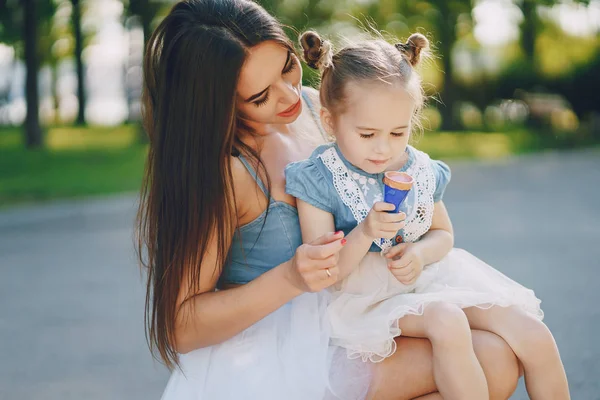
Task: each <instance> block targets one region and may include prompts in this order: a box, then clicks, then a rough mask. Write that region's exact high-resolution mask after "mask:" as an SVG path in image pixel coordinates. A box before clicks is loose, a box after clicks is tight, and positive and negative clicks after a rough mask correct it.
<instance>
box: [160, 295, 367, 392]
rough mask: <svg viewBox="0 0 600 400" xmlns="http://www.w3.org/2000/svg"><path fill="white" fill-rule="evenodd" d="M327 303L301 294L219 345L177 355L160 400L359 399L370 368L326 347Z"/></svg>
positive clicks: (326, 300)
mask: <svg viewBox="0 0 600 400" xmlns="http://www.w3.org/2000/svg"><path fill="white" fill-rule="evenodd" d="M328 301H329V294H328V293H326V292H323V293H318V294H316V293H306V294H303V295H301V296H299V297H298V298H296V299H294V300H292V301H291V302H290V303H288V304H286V305H285V306H283V307H281V308H280V309H278V310H277V311H275V312H273V313H272V314H270V315H268V316H267V317H265V318H264V319H262V320H261V321H259V322H258V323H256V324H254V325H253V326H251V327H250V328H248V329H246V330H245V331H243V332H241V333H240V334H238V335H236V336H235V337H233V338H231V339H229V340H227V341H225V342H224V343H222V344H219V345H215V346H212V347H208V348H204V349H200V350H196V351H193V352H190V353H187V354H183V355H181V356H180V365H181V369H176V370H175V371H174V372H173V373H172V375H171V378H170V380H169V382H168V384H167V387H166V389H165V391H164V394H163V396H162V399H163V400H234V399H235V400H240V399H248V400H254V399H256V400H283V399H286V400H315V399H343V400H352V399H364V398H365V396H366V393H367V391H368V386H369V382H370V380H371V372H370V364H369V363H364V362H362V361H361V360H351V359H348V357H347V355H346V352H345V350H343V349H340V348H337V347H334V346H330V336H329V323H328V321H327V304H328Z"/></svg>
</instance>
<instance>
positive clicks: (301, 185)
mask: <svg viewBox="0 0 600 400" xmlns="http://www.w3.org/2000/svg"><path fill="white" fill-rule="evenodd" d="M319 162H321V161H320V160H318V159H313V158H310V159H308V160H303V161H299V162H294V163H291V164H288V166H287V167H286V168H285V192H286V193H287V194H289V195H291V196H294V197H295V198H297V199H300V200H302V201H304V202H306V203H308V204H310V205H312V206H314V207H317V208H319V209H321V210H323V211H327V212H328V213H332V214H333V203H332V198H333V196H332V195H331V193H330V186H331V185H330V182H329V181H328V180H327V179H326V178H325V177H324V176H323V172H322V171H321V170H320V169H319V166H318V165H317V164H316V163H319Z"/></svg>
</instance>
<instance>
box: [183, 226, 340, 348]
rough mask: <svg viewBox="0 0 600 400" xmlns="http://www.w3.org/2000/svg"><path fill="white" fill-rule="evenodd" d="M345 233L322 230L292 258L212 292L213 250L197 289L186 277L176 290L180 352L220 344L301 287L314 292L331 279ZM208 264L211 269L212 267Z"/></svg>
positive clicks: (326, 285) (214, 260)
mask: <svg viewBox="0 0 600 400" xmlns="http://www.w3.org/2000/svg"><path fill="white" fill-rule="evenodd" d="M342 238H343V235H341V234H335V233H331V232H330V233H326V234H324V235H322V236H321V237H319V238H317V239H316V240H315V241H313V242H312V243H310V244H304V245H302V246H300V247H299V248H298V249H297V250H296V254H295V255H294V257H293V258H292V259H291V260H289V261H287V262H285V263H283V264H280V265H278V266H277V267H275V268H273V269H271V270H270V271H267V272H265V273H264V274H262V275H261V276H259V277H258V278H256V279H254V280H252V281H251V282H249V283H247V284H245V285H242V286H239V287H236V288H232V289H228V290H218V291H215V290H214V288H215V286H216V283H217V281H218V278H219V274H218V273H216V271H215V268H214V265H216V257H215V256H214V251H209V253H208V254H207V257H205V262H203V266H202V268H201V273H200V289H199V290H198V292H197V293H194V294H190V289H189V287H190V286H189V285H188V284H187V283H188V282H189V280H184V282H183V284H182V290H181V291H180V300H179V302H178V304H179V306H178V312H177V316H176V328H175V330H176V331H175V343H174V346H175V348H176V350H177V351H178V352H179V353H187V352H189V351H192V350H194V349H198V348H202V347H207V346H211V345H214V344H217V343H221V342H223V341H225V340H227V339H230V338H231V337H233V336H235V335H236V334H238V333H240V332H241V331H243V330H244V329H246V328H248V327H250V326H251V325H253V324H255V323H256V322H258V321H260V320H261V319H263V318H264V317H266V316H267V315H268V314H270V313H272V312H273V311H275V310H277V309H278V308H279V307H281V306H282V305H284V304H285V303H287V302H288V301H290V300H291V299H293V298H294V297H296V296H298V295H300V294H302V293H304V292H318V291H320V290H322V289H324V288H326V287H328V286H331V285H332V284H333V283H335V279H334V278H332V277H328V275H327V273H326V272H325V269H326V268H334V267H335V265H336V264H337V253H338V252H339V251H340V249H341V248H342V246H343V243H342ZM212 249H216V247H211V250H212ZM211 266H212V268H211Z"/></svg>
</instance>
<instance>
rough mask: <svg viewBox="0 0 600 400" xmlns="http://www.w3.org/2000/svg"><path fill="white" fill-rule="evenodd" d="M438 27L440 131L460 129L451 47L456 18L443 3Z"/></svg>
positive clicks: (454, 41) (454, 40)
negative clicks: (440, 67)
mask: <svg viewBox="0 0 600 400" xmlns="http://www.w3.org/2000/svg"><path fill="white" fill-rule="evenodd" d="M439 11H440V20H439V22H440V26H439V27H438V32H440V33H441V35H440V38H439V51H440V56H441V58H442V64H443V68H444V84H443V86H442V92H441V100H442V104H441V106H440V114H441V115H442V129H444V130H455V129H458V128H459V127H460V124H459V123H458V121H457V120H456V114H457V113H456V106H457V104H456V103H457V96H456V85H455V83H454V78H453V75H454V69H453V67H452V47H454V43H456V23H457V20H458V16H457V15H456V13H454V12H452V11H451V10H450V9H448V7H446V4H445V2H443V1H442V2H440V10H439Z"/></svg>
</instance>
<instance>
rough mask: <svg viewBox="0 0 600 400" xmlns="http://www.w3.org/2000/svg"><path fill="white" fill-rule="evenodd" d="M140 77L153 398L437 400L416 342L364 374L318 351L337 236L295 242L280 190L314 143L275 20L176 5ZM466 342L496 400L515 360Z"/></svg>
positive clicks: (312, 100) (294, 66)
mask: <svg viewBox="0 0 600 400" xmlns="http://www.w3.org/2000/svg"><path fill="white" fill-rule="evenodd" d="M144 70H145V71H144V73H145V90H144V105H145V110H144V111H145V123H146V128H147V130H148V132H149V135H150V150H149V155H148V162H147V169H146V177H145V184H144V188H143V191H142V199H141V205H140V212H139V221H138V225H139V226H138V229H139V235H140V254H141V252H142V250H143V249H145V250H146V253H145V254H146V255H145V257H142V258H143V259H142V262H143V263H144V265H145V266H147V268H148V291H147V299H146V300H147V301H146V305H147V309H146V312H147V314H146V316H147V319H146V321H147V325H148V334H149V339H150V343H151V345H152V348H153V350H155V351H156V352H157V353H158V354H159V355H160V357H161V358H162V360H163V361H164V362H165V363H166V365H167V366H169V367H171V368H173V367H176V366H178V367H179V368H177V369H176V370H175V371H174V372H173V375H172V377H171V380H170V381H169V384H168V386H167V389H166V390H165V394H164V396H163V398H164V399H167V400H170V399H177V400H185V399H192V398H194V399H197V398H201V399H234V398H235V399H237V398H247V399H254V398H256V399H258V398H260V399H282V398H286V399H317V398H340V399H344V400H345V399H349V398H365V397H367V398H377V399H409V398H417V397H419V396H423V397H420V398H422V399H436V398H437V399H439V398H441V397H439V395H438V394H436V393H434V392H435V390H436V389H435V385H434V381H433V376H432V365H433V362H435V360H433V359H432V354H431V348H430V345H429V343H428V342H427V341H426V340H423V339H410V338H401V339H398V350H397V351H396V353H395V354H394V355H393V356H391V357H390V358H389V359H387V360H386V361H384V362H382V363H379V364H366V363H362V362H360V361H356V360H348V359H347V358H345V357H344V356H343V355H341V353H338V352H337V351H336V349H335V348H332V347H330V346H329V345H328V336H327V321H326V319H325V317H326V316H325V314H324V312H323V310H324V304H326V301H327V291H324V290H323V289H325V288H327V287H329V286H331V285H332V284H334V283H335V282H336V276H337V274H336V269H337V267H336V260H337V253H338V252H339V251H340V249H341V248H342V247H343V245H344V239H343V235H342V234H341V233H330V234H327V235H325V236H323V237H321V238H319V239H318V240H316V241H315V242H313V243H311V244H304V245H301V243H302V238H301V234H300V228H299V223H298V217H297V213H296V210H295V203H294V199H293V198H292V197H290V196H288V195H286V194H285V190H284V188H285V182H284V168H285V166H286V165H287V164H288V163H290V162H293V161H297V160H301V159H303V158H306V157H308V156H309V155H310V153H311V151H312V150H313V149H314V148H315V147H316V145H317V144H319V143H320V142H322V140H323V138H322V134H321V131H320V126H319V124H318V118H317V115H318V110H319V106H318V101H317V98H316V97H317V96H316V93H315V92H314V91H313V90H309V89H306V88H302V86H301V81H302V73H301V68H300V65H299V61H298V58H297V56H296V53H295V51H294V48H293V46H292V44H291V43H290V41H289V40H288V39H287V37H286V36H285V35H284V33H283V30H282V27H281V25H280V24H279V23H278V22H277V21H276V20H275V19H274V18H273V17H272V16H270V15H269V14H268V13H266V12H265V11H264V10H263V9H262V8H261V7H260V6H258V5H256V4H255V3H253V2H250V1H247V0H188V1H184V2H180V3H178V4H176V5H175V6H174V7H173V9H172V10H171V12H170V13H169V15H168V16H167V17H166V18H165V19H164V20H163V22H162V23H161V24H160V25H159V27H158V28H157V29H156V31H155V32H154V34H153V35H152V37H151V38H150V41H149V44H148V48H147V54H146V58H145V62H144ZM473 342H474V345H475V349H476V353H477V356H478V358H479V360H480V362H481V364H482V366H483V369H484V371H485V374H486V377H487V379H488V387H489V391H490V394H491V397H492V398H495V399H505V398H508V397H509V396H510V394H511V393H512V392H513V390H514V388H515V387H516V383H517V379H518V374H519V369H518V364H517V361H516V358H515V356H514V354H513V353H512V351H511V350H510V349H509V347H508V346H507V344H506V343H505V342H503V341H502V340H501V339H500V338H499V337H497V336H495V335H492V334H489V333H486V332H477V331H474V332H473ZM367 391H368V393H367Z"/></svg>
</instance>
